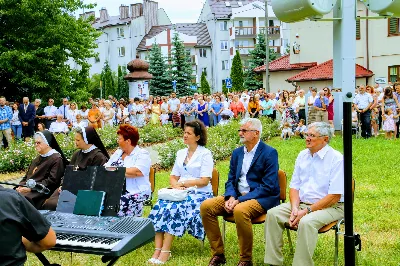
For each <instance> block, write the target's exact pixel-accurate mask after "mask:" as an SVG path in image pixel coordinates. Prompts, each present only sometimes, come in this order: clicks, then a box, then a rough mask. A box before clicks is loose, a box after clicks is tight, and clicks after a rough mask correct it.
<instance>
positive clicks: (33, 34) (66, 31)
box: [0, 0, 100, 97]
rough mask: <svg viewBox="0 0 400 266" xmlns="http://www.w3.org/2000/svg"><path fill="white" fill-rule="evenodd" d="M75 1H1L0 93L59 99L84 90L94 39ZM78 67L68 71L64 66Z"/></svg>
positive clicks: (93, 34) (86, 6)
mask: <svg viewBox="0 0 400 266" xmlns="http://www.w3.org/2000/svg"><path fill="white" fill-rule="evenodd" d="M92 7H93V5H85V4H83V3H82V1H80V0H68V1H65V0H0V83H1V84H2V86H1V87H2V88H1V89H0V94H4V95H6V96H7V95H8V96H14V97H20V96H22V95H21V94H24V96H26V95H28V96H31V95H38V94H39V95H42V96H44V95H46V96H52V97H58V96H60V95H65V94H67V93H66V92H68V91H70V90H77V89H78V88H84V87H86V86H87V85H88V73H89V68H90V65H89V64H88V63H87V61H86V59H87V58H91V57H94V56H95V52H94V49H95V48H96V44H95V40H96V39H97V38H98V37H99V36H100V33H98V32H97V31H96V30H95V29H94V28H93V27H92V25H91V23H90V22H89V20H84V19H83V18H80V19H76V18H75V17H74V16H73V14H74V13H75V12H76V11H77V10H78V9H82V8H85V9H88V8H92ZM68 60H71V61H73V62H75V64H76V65H77V67H76V68H74V69H73V68H71V67H70V66H69V65H68V64H66V62H67V61H68Z"/></svg>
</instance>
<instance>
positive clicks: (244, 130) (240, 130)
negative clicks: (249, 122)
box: [238, 129, 258, 134]
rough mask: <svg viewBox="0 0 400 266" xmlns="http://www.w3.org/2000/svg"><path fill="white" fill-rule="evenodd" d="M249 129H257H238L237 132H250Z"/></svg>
mask: <svg viewBox="0 0 400 266" xmlns="http://www.w3.org/2000/svg"><path fill="white" fill-rule="evenodd" d="M250 131H258V130H255V129H238V132H239V133H240V132H243V134H245V133H246V132H250Z"/></svg>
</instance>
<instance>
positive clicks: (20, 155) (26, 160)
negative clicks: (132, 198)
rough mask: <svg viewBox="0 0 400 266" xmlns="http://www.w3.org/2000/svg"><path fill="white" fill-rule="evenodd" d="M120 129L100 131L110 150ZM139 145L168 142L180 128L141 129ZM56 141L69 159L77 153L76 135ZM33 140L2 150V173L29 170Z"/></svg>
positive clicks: (70, 134)
mask: <svg viewBox="0 0 400 266" xmlns="http://www.w3.org/2000/svg"><path fill="white" fill-rule="evenodd" d="M117 131H118V127H106V128H102V129H98V131H97V132H98V133H99V136H100V138H101V140H102V142H103V144H104V146H105V147H106V149H108V150H112V149H115V148H117V147H118V144H117ZM139 136H140V139H139V145H143V144H148V145H151V144H153V143H160V142H166V141H168V140H171V139H174V138H176V137H178V136H182V130H181V129H180V128H173V127H172V125H164V126H162V127H161V126H154V125H147V126H145V127H143V128H139ZM56 139H57V142H58V144H59V145H60V148H61V150H62V151H63V153H64V154H65V156H66V157H67V158H68V159H71V157H72V154H73V153H74V152H75V151H76V148H75V141H74V139H75V134H73V132H70V133H69V134H68V135H65V134H57V135H56ZM37 155H38V154H37V152H36V151H35V145H34V141H33V139H32V140H31V141H29V142H17V143H12V144H11V145H10V148H8V149H6V150H2V151H1V153H0V173H8V172H16V171H21V170H22V171H23V170H25V169H27V168H28V166H29V164H30V163H31V162H32V160H33V159H34V158H35V157H36V156H37Z"/></svg>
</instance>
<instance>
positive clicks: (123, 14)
mask: <svg viewBox="0 0 400 266" xmlns="http://www.w3.org/2000/svg"><path fill="white" fill-rule="evenodd" d="M127 18H129V6H126V5H121V6H120V7H119V19H127Z"/></svg>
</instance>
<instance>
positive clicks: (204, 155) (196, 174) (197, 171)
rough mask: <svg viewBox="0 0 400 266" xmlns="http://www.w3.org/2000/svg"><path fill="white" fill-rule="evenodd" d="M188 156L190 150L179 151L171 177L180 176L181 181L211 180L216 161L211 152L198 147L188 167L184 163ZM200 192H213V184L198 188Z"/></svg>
mask: <svg viewBox="0 0 400 266" xmlns="http://www.w3.org/2000/svg"><path fill="white" fill-rule="evenodd" d="M187 154H188V148H185V149H182V150H179V151H178V152H177V153H176V159H175V164H174V167H173V168H172V172H171V175H174V176H179V180H180V181H185V180H194V179H199V178H201V177H209V178H210V180H211V177H212V171H213V167H214V161H213V157H212V154H211V151H210V150H209V149H207V148H205V147H203V146H197V149H196V151H195V152H194V153H193V155H192V157H191V158H190V160H189V162H188V163H187V164H186V166H184V165H183V162H184V161H185V159H186V156H187ZM197 191H199V192H212V187H211V183H208V185H207V186H204V187H201V188H197Z"/></svg>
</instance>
